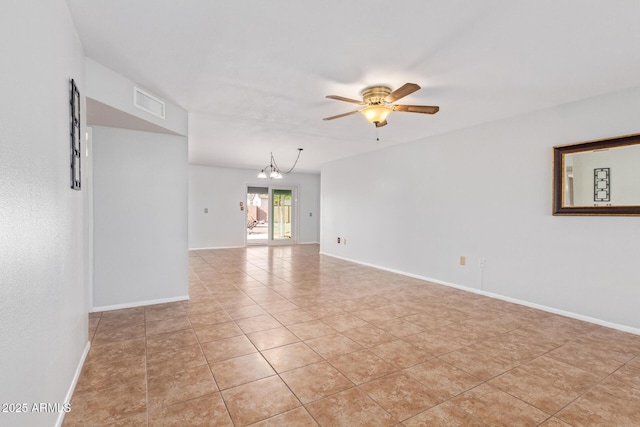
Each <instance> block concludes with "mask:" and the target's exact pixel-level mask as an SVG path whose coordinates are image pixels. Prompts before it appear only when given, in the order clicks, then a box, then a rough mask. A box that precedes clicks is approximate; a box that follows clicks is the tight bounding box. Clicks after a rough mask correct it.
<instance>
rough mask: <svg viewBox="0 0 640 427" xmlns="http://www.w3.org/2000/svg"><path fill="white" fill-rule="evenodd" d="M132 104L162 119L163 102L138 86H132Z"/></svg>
mask: <svg viewBox="0 0 640 427" xmlns="http://www.w3.org/2000/svg"><path fill="white" fill-rule="evenodd" d="M133 105H135V106H136V107H138V108H140V109H141V110H144V111H146V112H147V113H151V114H153V115H154V116H158V117H160V118H161V119H164V118H165V117H164V102H163V101H160V100H159V99H158V98H156V97H155V96H153V95H150V94H148V93H147V92H145V91H143V90H142V89H140V88H138V87H134V88H133Z"/></svg>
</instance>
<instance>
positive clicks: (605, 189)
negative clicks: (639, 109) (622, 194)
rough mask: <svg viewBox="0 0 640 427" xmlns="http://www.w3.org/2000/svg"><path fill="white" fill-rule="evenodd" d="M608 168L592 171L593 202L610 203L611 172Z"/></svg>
mask: <svg viewBox="0 0 640 427" xmlns="http://www.w3.org/2000/svg"><path fill="white" fill-rule="evenodd" d="M610 170H611V169H610V168H596V169H594V170H593V201H594V202H610V201H611V172H610Z"/></svg>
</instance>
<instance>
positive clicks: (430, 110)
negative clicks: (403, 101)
mask: <svg viewBox="0 0 640 427" xmlns="http://www.w3.org/2000/svg"><path fill="white" fill-rule="evenodd" d="M393 110H394V111H404V112H406V113H422V114H435V113H437V112H438V111H440V107H438V106H435V105H394V106H393Z"/></svg>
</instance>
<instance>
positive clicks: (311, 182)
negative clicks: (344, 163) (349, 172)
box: [189, 165, 320, 249]
mask: <svg viewBox="0 0 640 427" xmlns="http://www.w3.org/2000/svg"><path fill="white" fill-rule="evenodd" d="M257 174H258V171H257V170H247V169H233V168H218V167H211V166H198V165H189V248H192V249H195V248H222V247H239V246H244V245H245V235H246V211H240V206H239V204H240V202H243V203H244V204H245V205H246V202H247V185H255V186H260V187H264V186H269V185H282V186H285V187H286V186H297V188H298V206H299V209H298V212H299V218H298V221H299V222H298V225H299V226H298V243H317V242H318V241H319V235H320V231H319V214H320V207H319V201H320V176H319V175H317V174H303V173H291V174H289V175H285V177H284V178H283V179H281V180H278V181H271V180H261V179H258V178H256V176H257ZM205 208H207V209H208V210H209V212H208V213H204V209H205ZM310 213H311V216H309V214H310Z"/></svg>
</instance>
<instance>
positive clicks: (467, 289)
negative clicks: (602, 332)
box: [320, 251, 640, 335]
mask: <svg viewBox="0 0 640 427" xmlns="http://www.w3.org/2000/svg"><path fill="white" fill-rule="evenodd" d="M320 254H322V255H326V256H330V257H332V258H337V259H341V260H344V261H349V262H353V263H354V264H360V265H364V266H367V267H372V268H377V269H378V270H384V271H388V272H390V273H396V274H400V275H402V276H407V277H411V278H414V279H419V280H424V281H426V282H431V283H436V284H438V285H443V286H449V287H451V288H456V289H460V290H461V291H465V292H472V293H474V294H479V295H483V296H486V297H489V298H495V299H499V300H502V301H507V302H511V303H514V304H519V305H523V306H526V307H531V308H535V309H538V310H542V311H546V312H549V313H553V314H559V315H560V316H565V317H570V318H572V319H577V320H582V321H584V322H589V323H594V324H596V325H600V326H604V327H607V328H612V329H617V330H619V331H623V332H629V333H631V334H636V335H640V329H638V328H633V327H631V326H626V325H620V324H618V323H613V322H608V321H606V320H601V319H596V318H594V317H589V316H584V315H582V314H577V313H573V312H570V311H564V310H560V309H557V308H553V307H548V306H546V305H541V304H536V303H533V302H529V301H524V300H520V299H517V298H512V297H508V296H504V295H500V294H494V293H492V292H487V291H483V290H480V289H476V288H470V287H468V286H462V285H458V284H456V283H450V282H445V281H444V280H439V279H434V278H431V277H425V276H420V275H417V274H413V273H407V272H406V271H401V270H396V269H393V268H387V267H381V266H379V265H375V264H370V263H367V262H362V261H357V260H354V259H350V258H345V257H341V256H338V255H334V254H329V253H326V252H322V251H321V252H320Z"/></svg>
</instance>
